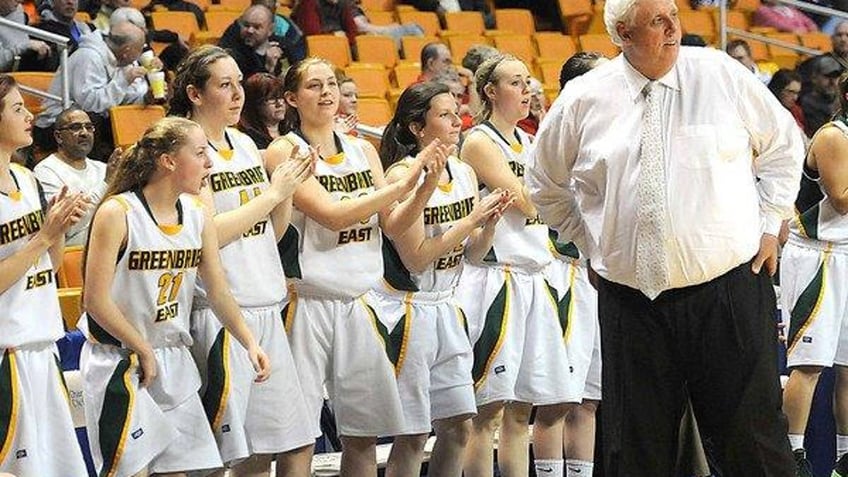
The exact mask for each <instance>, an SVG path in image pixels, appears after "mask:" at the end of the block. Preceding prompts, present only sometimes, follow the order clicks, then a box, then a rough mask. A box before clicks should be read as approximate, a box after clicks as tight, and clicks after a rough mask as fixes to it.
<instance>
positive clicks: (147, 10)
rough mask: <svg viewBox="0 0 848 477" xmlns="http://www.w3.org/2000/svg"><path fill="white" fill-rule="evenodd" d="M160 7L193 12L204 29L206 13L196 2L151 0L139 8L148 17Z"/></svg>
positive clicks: (168, 9) (198, 24)
mask: <svg viewBox="0 0 848 477" xmlns="http://www.w3.org/2000/svg"><path fill="white" fill-rule="evenodd" d="M54 1H55V0H54ZM162 8H164V9H165V10H167V11H169V12H190V13H193V14H194V18H195V19H196V20H197V26H199V27H200V29H201V30H205V29H206V15H205V14H204V13H203V9H202V8H200V7H198V6H197V4H196V3H193V2H187V1H185V0H152V1H151V2H150V3H148V4H147V6H145V7H144V8H142V9H141V13H143V14H144V16H145V18H148V19H149V18H150V15H151V14H152V13H153V12H155V11H160V10H162ZM185 40H188V38H185Z"/></svg>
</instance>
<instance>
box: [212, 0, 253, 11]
mask: <svg viewBox="0 0 848 477" xmlns="http://www.w3.org/2000/svg"><path fill="white" fill-rule="evenodd" d="M218 3H219V4H220V5H221V6H222V7H224V8H226V9H228V10H234V11H239V12H243V11H245V10H247V8H248V7H249V6H250V0H218Z"/></svg>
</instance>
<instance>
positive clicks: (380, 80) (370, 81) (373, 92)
mask: <svg viewBox="0 0 848 477" xmlns="http://www.w3.org/2000/svg"><path fill="white" fill-rule="evenodd" d="M344 72H345V76H347V77H348V78H351V79H353V82H354V83H356V89H357V90H359V96H360V97H365V98H384V99H385V97H386V95H387V94H388V92H389V79H388V76H387V71H386V68H385V67H384V66H383V65H381V64H380V63H351V64H350V65H348V66H347V68H345V69H344Z"/></svg>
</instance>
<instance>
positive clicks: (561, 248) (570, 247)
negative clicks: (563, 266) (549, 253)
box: [548, 229, 580, 258]
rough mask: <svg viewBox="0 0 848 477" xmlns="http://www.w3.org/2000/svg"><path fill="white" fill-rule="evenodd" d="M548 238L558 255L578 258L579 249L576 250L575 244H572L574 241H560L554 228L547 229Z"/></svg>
mask: <svg viewBox="0 0 848 477" xmlns="http://www.w3.org/2000/svg"><path fill="white" fill-rule="evenodd" d="M548 238H550V239H551V245H552V246H553V248H554V250H555V251H556V253H558V254H559V255H561V256H563V257H570V258H580V250H577V245H574V242H568V243H563V242H560V241H559V233H557V231H556V230H553V229H548Z"/></svg>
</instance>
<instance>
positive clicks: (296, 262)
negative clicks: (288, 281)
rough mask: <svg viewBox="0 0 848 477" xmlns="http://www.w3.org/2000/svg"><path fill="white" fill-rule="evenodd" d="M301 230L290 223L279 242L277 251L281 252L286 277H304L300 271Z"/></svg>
mask: <svg viewBox="0 0 848 477" xmlns="http://www.w3.org/2000/svg"><path fill="white" fill-rule="evenodd" d="M298 247H300V232H299V231H298V230H297V228H295V226H294V225H291V224H289V226H288V228H287V229H286V232H285V233H284V234H283V237H282V238H281V239H280V241H279V242H277V251H278V252H279V253H280V261H281V262H282V264H283V272H284V273H285V274H286V278H303V273H302V272H301V271H300V256H299V255H300V254H299V253H297V250H298Z"/></svg>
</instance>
